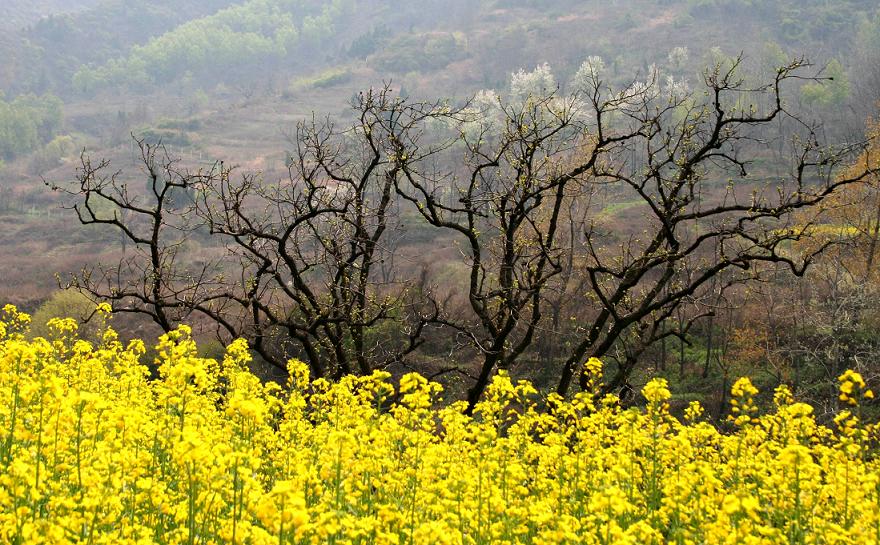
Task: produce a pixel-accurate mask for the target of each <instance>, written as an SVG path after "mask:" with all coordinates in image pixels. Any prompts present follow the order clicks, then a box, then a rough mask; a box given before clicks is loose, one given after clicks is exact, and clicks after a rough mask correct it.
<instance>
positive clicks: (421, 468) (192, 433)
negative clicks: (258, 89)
mask: <svg viewBox="0 0 880 545" xmlns="http://www.w3.org/2000/svg"><path fill="white" fill-rule="evenodd" d="M107 310H109V309H108V308H107V307H106V306H105V307H104V308H103V309H101V311H102V312H106V311H107ZM28 322H29V318H28V317H27V316H25V315H22V314H20V313H18V312H17V311H16V310H15V309H14V308H13V307H6V308H5V310H4V311H3V313H2V315H0V542H2V543H13V544H15V543H24V544H32V543H53V544H54V543H105V544H117V543H138V544H147V543H187V544H194V543H200V544H201V543H216V544H220V543H241V544H245V543H253V544H263V543H266V544H269V543H297V544H305V543H310V544H316V545H317V544H324V543H336V544H343V543H344V544H389V543H395V544H400V545H403V544H410V543H412V544H434V543H441V544H442V543H456V544H458V543H481V544H482V543H535V544H538V543H540V544H549V543H589V544H611V543H614V544H617V543H632V544H643V543H644V544H648V543H695V544H697V543H712V544H715V543H780V544H781V543H817V544H818V543H877V542H878V541H877V540H878V528H880V520H878V517H880V503H878V462H877V460H876V459H875V458H874V452H873V451H872V450H871V449H870V448H869V445H870V443H871V441H872V440H873V434H874V431H875V429H874V427H873V426H866V425H864V424H863V423H861V422H859V420H858V417H857V413H858V403H859V401H860V400H861V399H863V398H865V397H869V396H870V395H871V394H870V391H869V390H868V389H867V387H866V385H865V384H864V381H863V380H862V379H861V377H859V376H858V374H856V373H852V372H849V373H846V374H845V375H843V376H841V400H842V401H843V403H844V405H845V406H847V407H850V408H851V410H848V411H845V412H842V413H840V415H839V416H838V417H837V419H836V427H834V428H833V429H829V428H825V427H823V426H820V425H817V423H816V421H815V420H814V417H813V414H812V410H811V408H810V407H809V406H807V405H805V404H802V403H796V402H794V400H793V399H792V398H791V395H790V394H789V393H788V391H786V390H785V389H784V388H782V389H780V390H778V391H777V393H776V396H775V408H774V409H773V410H772V411H771V412H769V413H767V414H764V415H759V414H758V410H757V408H756V405H755V402H754V396H755V394H756V390H755V388H754V387H753V386H752V385H751V383H750V382H749V381H748V380H747V379H742V380H740V381H738V382H737V383H736V385H735V386H734V396H735V399H736V403H735V404H734V407H735V411H734V413H733V415H732V419H733V420H734V421H735V422H734V424H733V425H734V426H735V429H736V431H735V432H734V433H731V434H723V433H720V432H719V431H718V430H717V429H716V428H715V427H713V426H711V425H710V424H708V423H705V422H702V421H700V418H701V417H700V414H701V409H700V407H699V405H697V404H692V405H691V407H690V408H689V409H688V410H687V412H686V417H685V420H684V421H683V422H681V421H679V420H677V419H675V418H673V417H672V416H670V414H669V410H668V405H667V403H668V400H669V397H670V392H669V389H668V387H667V386H666V383H665V382H664V381H662V380H654V381H652V382H650V383H649V384H648V385H647V386H646V387H645V389H644V390H643V393H644V395H645V398H646V399H647V400H648V404H647V408H646V409H644V410H640V409H627V410H623V409H621V408H620V407H619V404H618V401H617V399H615V398H613V397H606V398H603V399H596V396H595V394H594V393H593V392H598V391H599V385H600V380H601V377H600V376H599V375H600V374H601V365H600V363H599V362H598V361H596V360H591V361H590V362H588V365H587V369H588V370H589V372H590V373H592V375H593V380H592V381H591V382H590V388H591V389H592V392H585V393H581V394H579V395H578V396H577V397H576V398H575V399H574V400H573V401H572V402H566V401H563V400H561V399H559V398H554V397H551V399H550V400H548V403H549V407H550V409H551V410H550V411H549V412H548V411H539V410H538V409H537V408H536V406H535V404H534V401H533V400H534V398H535V392H534V389H533V388H532V387H531V386H530V385H529V384H527V383H522V382H520V383H513V382H511V380H510V379H509V377H508V376H507V375H505V374H500V375H499V376H498V377H497V378H496V379H495V381H494V383H493V385H492V387H491V388H490V390H489V391H488V393H487V395H486V399H485V401H483V402H482V403H481V404H480V405H479V406H478V408H477V411H476V416H475V417H474V418H471V417H468V416H466V415H464V414H463V408H464V407H463V406H462V404H460V403H453V404H451V405H448V406H446V407H444V408H440V409H437V408H435V402H436V400H437V397H438V396H439V394H440V387H439V386H438V385H436V384H432V383H429V382H428V381H427V380H425V379H424V378H421V377H420V376H418V375H415V374H412V375H407V376H405V377H403V379H402V380H401V382H400V385H399V388H397V390H396V391H395V388H394V387H393V386H392V385H391V384H390V383H389V382H388V375H387V374H385V373H381V372H377V373H376V374H374V375H373V376H370V377H365V378H356V377H350V378H346V379H344V380H342V381H341V382H340V383H338V384H333V385H331V384H329V383H327V382H326V381H323V380H315V381H309V379H308V371H307V368H306V366H305V365H303V364H302V363H300V362H296V361H294V362H292V363H291V366H290V370H291V379H290V384H289V385H288V388H286V389H281V388H279V387H278V386H275V385H272V384H263V383H261V382H260V381H259V380H258V379H257V378H256V377H254V376H253V375H252V374H251V373H249V372H248V371H247V363H248V361H249V355H248V351H247V347H246V345H245V343H244V342H242V341H237V342H235V343H233V344H232V345H230V346H229V347H228V349H227V352H226V355H225V357H224V358H223V359H222V361H216V360H211V359H202V358H199V357H198V356H197V351H196V346H195V344H194V342H193V341H192V339H191V337H190V330H189V329H188V328H186V327H181V328H180V329H178V330H176V331H174V332H172V333H170V334H168V335H165V336H164V337H162V338H161V340H160V342H159V345H158V347H157V352H158V354H159V356H158V361H157V363H158V364H159V365H160V366H161V367H160V374H161V378H160V379H159V380H157V381H155V382H150V381H148V380H147V373H146V368H145V367H144V366H143V365H141V364H140V363H139V362H138V360H139V358H140V357H141V356H142V354H143V353H144V345H143V343H141V342H139V341H136V342H133V343H131V344H129V345H128V346H127V347H126V346H123V345H122V344H120V342H119V340H118V337H117V336H116V334H115V333H114V332H113V331H111V330H107V331H106V332H105V333H104V334H103V335H102V337H101V341H100V342H99V343H98V344H97V345H92V344H89V343H87V342H85V341H82V340H78V339H77V328H76V323H75V322H74V321H72V320H58V319H56V320H54V321H53V322H52V330H53V331H52V333H51V334H50V338H49V339H44V338H37V339H35V340H33V341H28V340H27V337H26V335H25V334H26V330H27V327H28Z"/></svg>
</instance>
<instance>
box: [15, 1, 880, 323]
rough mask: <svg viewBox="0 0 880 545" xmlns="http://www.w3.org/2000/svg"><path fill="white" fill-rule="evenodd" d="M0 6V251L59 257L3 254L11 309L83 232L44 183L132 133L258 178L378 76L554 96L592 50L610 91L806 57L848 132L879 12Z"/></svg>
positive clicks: (578, 4)
mask: <svg viewBox="0 0 880 545" xmlns="http://www.w3.org/2000/svg"><path fill="white" fill-rule="evenodd" d="M0 10H2V12H3V15H4V17H3V18H2V20H3V24H4V25H5V26H6V27H7V30H6V31H5V32H3V33H2V38H0V57H2V58H3V59H4V62H3V63H0V91H2V100H0V161H2V165H0V211H2V213H3V216H2V217H3V218H4V219H5V221H4V223H5V224H6V225H7V228H6V229H5V230H4V233H3V234H2V235H0V244H2V245H3V248H4V250H3V252H4V254H6V255H7V256H10V255H19V256H21V257H22V258H27V257H30V256H32V255H35V253H36V255H46V254H47V253H48V254H52V253H53V252H55V253H58V254H60V255H61V262H56V264H55V265H54V266H52V267H49V266H45V267H44V266H40V267H36V271H37V272H36V273H31V272H23V273H22V272H19V271H20V270H21V268H22V267H23V266H22V267H19V265H20V264H16V261H15V260H14V259H7V260H5V263H6V265H4V266H5V267H11V269H6V270H4V271H0V274H3V275H4V277H5V278H6V281H5V282H4V283H3V285H2V286H0V296H2V298H3V299H4V300H12V301H13V302H17V303H19V304H24V305H25V307H27V306H29V305H33V304H36V303H38V302H39V301H40V300H41V299H42V298H44V297H45V296H46V293H48V290H51V289H52V287H53V286H54V285H55V282H54V280H53V279H52V274H53V273H54V272H55V271H56V270H64V269H65V268H68V267H69V266H73V264H74V263H75V262H76V261H77V258H78V257H79V256H80V255H82V252H81V251H64V249H65V248H66V249H68V250H70V249H72V248H76V245H77V244H78V243H79V242H81V241H79V242H78V241H77V240H72V239H70V238H69V237H70V236H72V235H69V233H68V232H67V231H61V232H63V233H64V234H63V235H62V234H60V233H61V232H59V230H58V229H57V228H56V227H57V226H55V225H54V224H53V222H55V221H62V220H60V219H56V217H57V216H58V210H57V202H56V200H55V198H54V196H53V195H51V194H49V193H48V192H47V191H46V190H45V187H44V185H43V183H42V180H43V178H46V179H49V180H52V181H62V180H65V179H70V178H71V177H72V175H73V173H74V172H75V169H76V164H77V160H78V156H79V153H80V152H81V151H82V150H84V149H85V150H88V151H89V152H90V153H92V154H93V155H95V156H101V157H107V158H109V159H110V160H111V161H113V162H114V164H117V165H119V166H120V167H122V166H125V164H126V162H128V163H131V161H132V140H131V135H132V134H134V135H135V136H137V137H139V138H147V139H151V141H162V142H163V143H165V144H166V145H168V146H170V147H171V149H172V150H173V151H174V152H176V153H181V154H183V155H185V156H186V157H188V158H189V159H190V160H193V161H195V162H199V161H201V162H202V163H204V164H209V163H210V162H211V161H214V160H218V159H224V160H226V161H227V162H230V163H234V164H237V165H241V167H242V168H243V169H245V170H252V171H261V172H263V173H265V175H266V176H267V177H269V178H270V177H272V176H277V175H280V174H282V173H283V172H284V169H285V167H284V165H285V158H286V152H287V149H288V148H289V143H288V141H287V136H286V135H288V134H289V133H290V131H291V128H292V127H293V125H294V123H295V122H296V121H297V120H300V119H305V118H307V117H308V116H310V115H312V113H316V114H317V115H318V116H324V115H331V116H340V115H346V112H348V109H347V108H348V104H349V102H350V100H351V97H352V96H353V95H355V94H356V93H357V92H358V91H359V90H363V89H366V88H368V87H371V86H380V85H382V84H383V83H386V82H390V83H391V85H392V86H393V87H394V88H395V89H396V90H397V91H398V92H399V93H400V94H402V95H405V96H412V97H415V98H427V99H436V98H442V97H455V98H458V99H462V98H466V97H468V96H472V95H473V94H474V93H476V92H478V91H479V90H481V89H502V88H505V87H506V86H507V85H508V84H509V80H510V78H511V74H512V73H514V72H516V71H518V70H525V71H532V70H534V69H535V68H536V67H538V66H544V64H545V63H546V65H547V66H546V69H548V70H550V71H551V72H552V75H553V78H554V80H555V82H556V83H557V84H558V85H559V86H560V87H561V89H562V90H563V91H564V89H565V86H566V84H567V82H568V81H569V80H570V78H571V77H572V75H573V74H574V72H575V71H576V70H577V69H578V67H579V66H580V65H581V63H582V62H583V61H584V60H585V59H586V58H587V57H590V56H599V57H601V58H602V59H603V60H604V62H605V63H606V64H607V66H608V67H609V71H608V73H609V77H610V78H611V79H614V80H616V81H614V82H613V83H615V84H625V83H626V82H628V81H634V80H637V79H644V78H645V77H646V74H648V73H649V72H650V71H651V70H652V67H657V66H659V67H662V69H663V70H664V71H665V73H666V74H669V75H671V77H674V78H675V79H676V80H677V81H679V82H682V83H683V84H684V85H689V86H698V85H699V83H700V79H701V72H702V70H704V69H705V67H706V66H707V65H710V64H712V63H713V62H716V61H717V60H718V59H719V58H724V57H733V56H736V55H739V54H743V55H744V56H745V58H746V61H745V63H746V64H747V65H748V66H749V67H750V70H751V71H752V72H753V73H755V74H758V75H761V74H764V75H766V74H769V73H772V71H773V69H774V67H775V66H777V65H779V64H781V63H782V62H784V60H785V59H787V58H790V57H792V56H801V55H802V56H805V57H807V58H808V59H810V60H811V61H812V62H813V63H815V65H816V69H817V70H819V71H822V73H823V74H825V75H827V76H830V77H833V78H834V80H833V81H827V82H826V84H825V85H821V86H816V85H814V86H813V87H812V88H811V87H810V86H805V88H804V90H803V92H802V93H801V95H800V96H798V97H797V101H798V106H799V107H801V108H803V109H805V110H807V111H809V112H811V113H814V114H815V115H816V116H817V117H820V116H821V117H822V118H823V119H824V120H825V121H826V123H827V125H828V127H829V129H828V130H832V131H834V132H835V134H839V135H847V136H852V137H855V136H857V135H858V134H859V133H860V132H861V131H863V129H864V121H865V119H866V118H867V117H869V116H870V115H871V109H872V107H873V104H874V103H875V102H876V100H877V98H878V96H877V95H878V91H877V89H878V86H877V85H875V83H876V81H880V78H878V69H877V65H878V63H877V59H878V51H880V17H878V8H877V6H876V3H875V2H872V1H865V0H834V1H821V2H820V1H806V2H804V1H794V0H783V1H775V0H627V1H622V0H620V1H615V2H607V1H604V0H602V1H599V0H588V1H571V0H492V1H482V2H470V1H465V0H450V1H445V2H433V1H432V2H427V1H402V0H333V1H332V2H317V1H308V0H246V1H242V0H238V1H234V0H183V1H170V0H148V1H144V2H128V1H122V0H80V1H65V2H51V1H43V2H23V1H17V0H4V1H3V2H0ZM42 229H48V230H49V232H50V235H49V236H44V235H46V233H41V230H42ZM71 231H72V232H76V231H77V230H76V229H72V230H71ZM66 237H67V238H66ZM87 238H88V237H86V239H87ZM35 250H36V252H35ZM65 260H67V261H65ZM68 261H69V262H68ZM23 268H25V269H27V268H28V267H23Z"/></svg>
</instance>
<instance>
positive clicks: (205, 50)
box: [73, 0, 353, 92]
mask: <svg viewBox="0 0 880 545" xmlns="http://www.w3.org/2000/svg"><path fill="white" fill-rule="evenodd" d="M352 6H353V2H352V1H351V0H333V1H332V2H320V3H316V2H303V1H290V0H250V1H248V2H244V3H243V4H239V5H234V6H230V7H227V8H225V9H222V10H220V11H218V12H217V13H215V14H213V15H210V16H207V17H202V18H199V19H195V20H192V21H189V22H187V23H184V24H182V25H180V26H178V27H177V28H175V29H173V30H171V31H169V32H167V33H165V34H162V35H160V36H157V37H155V38H153V39H151V40H150V41H148V42H147V43H146V44H144V45H136V46H134V47H133V48H132V49H131V51H130V53H129V54H128V55H126V56H124V57H118V58H115V59H111V60H109V61H108V62H106V63H104V64H101V65H99V66H83V67H82V68H80V69H79V70H78V71H77V72H76V73H75V74H74V76H73V84H74V87H75V88H76V89H78V90H79V91H81V92H91V91H94V90H96V89H99V88H103V87H108V86H132V87H139V86H144V85H150V84H156V83H166V82H168V81H173V80H176V79H179V78H182V77H184V76H188V77H198V78H200V79H205V78H207V80H208V81H212V82H218V81H226V80H228V77H229V75H230V72H231V73H233V74H237V72H236V70H238V71H241V70H246V69H247V67H250V66H253V65H254V64H257V65H262V66H270V67H271V66H272V63H273V62H274V63H283V61H284V60H285V59H286V58H288V57H294V58H295V56H296V55H297V54H301V53H303V52H305V51H308V50H309V48H315V47H318V46H319V45H321V44H322V43H324V42H325V41H327V40H329V39H330V38H331V37H332V36H333V35H334V33H335V30H334V24H335V23H336V22H337V21H338V20H339V19H340V18H341V17H342V16H344V15H350V14H351V9H352ZM238 75H241V74H238Z"/></svg>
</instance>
